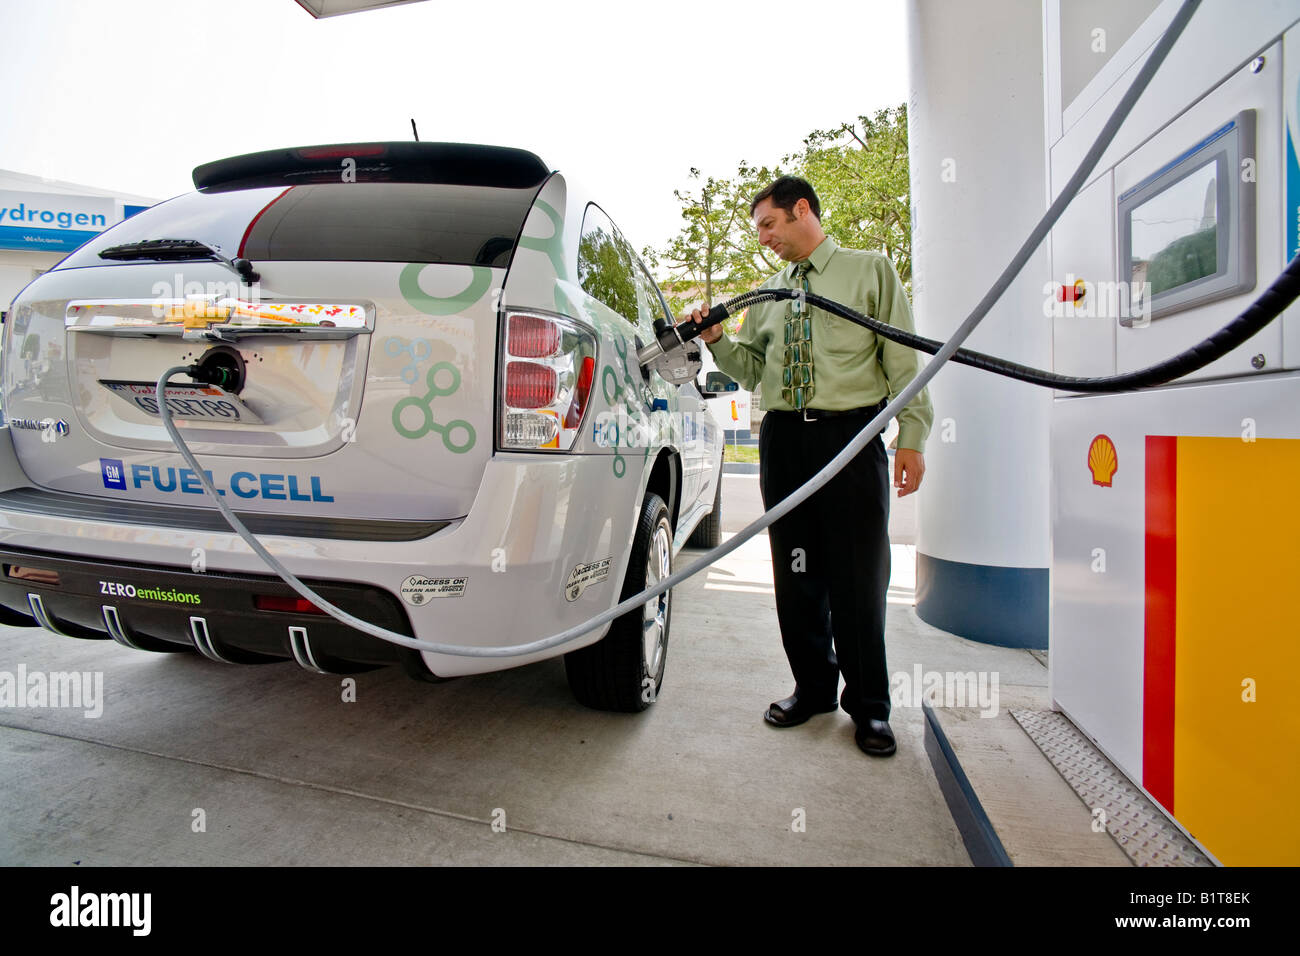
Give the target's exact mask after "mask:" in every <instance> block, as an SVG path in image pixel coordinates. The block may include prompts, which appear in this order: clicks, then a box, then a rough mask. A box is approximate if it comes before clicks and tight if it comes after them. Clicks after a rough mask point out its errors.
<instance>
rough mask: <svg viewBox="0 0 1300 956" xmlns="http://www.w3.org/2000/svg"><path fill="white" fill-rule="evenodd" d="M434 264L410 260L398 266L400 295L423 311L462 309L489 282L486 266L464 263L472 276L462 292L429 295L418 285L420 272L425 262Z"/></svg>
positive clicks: (452, 312)
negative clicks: (407, 263)
mask: <svg viewBox="0 0 1300 956" xmlns="http://www.w3.org/2000/svg"><path fill="white" fill-rule="evenodd" d="M437 264H438V263H429V262H412V263H410V264H409V265H407V266H405V267H404V268H403V269H402V274H401V275H400V276H398V278H397V288H398V289H399V290H400V291H401V293H402V298H403V299H405V300H406V301H407V304H408V305H410V306H411V307H412V308H414V309H419V310H420V311H421V312H423V313H424V314H425V315H455V314H456V313H457V312H463V311H465V310H466V309H468V308H469V307H470V306H471V305H473V304H474V303H475V302H477V301H478V300H479V299H481V298H483V295H484V294H485V293H486V292H487V290H488V288H489V287H490V286H491V285H492V270H491V269H489V268H487V267H486V266H466V268H468V269H470V270H472V271H473V273H474V277H473V278H472V279H470V282H469V285H467V286H466V287H465V289H464V290H463V291H462V292H458V293H456V294H455V295H452V296H446V297H443V296H436V295H429V293H427V292H425V291H424V290H423V289H421V288H420V273H421V272H423V271H424V270H425V269H426V268H427V267H428V266H430V265H437Z"/></svg>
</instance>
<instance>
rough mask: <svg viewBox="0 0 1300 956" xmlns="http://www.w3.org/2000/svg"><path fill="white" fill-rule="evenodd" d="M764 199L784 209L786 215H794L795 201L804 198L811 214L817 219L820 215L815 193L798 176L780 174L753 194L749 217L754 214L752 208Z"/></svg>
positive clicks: (807, 183)
mask: <svg viewBox="0 0 1300 956" xmlns="http://www.w3.org/2000/svg"><path fill="white" fill-rule="evenodd" d="M764 199H770V200H772V205H773V206H775V207H776V208H777V209H784V210H785V213H786V215H787V216H793V215H794V204H795V203H797V202H798V201H799V200H800V199H806V200H808V208H809V209H811V210H812V214H813V215H814V216H816V217H817V218H818V219H821V217H822V204H821V203H820V202H819V201H818V199H817V193H816V192H814V191H813V188H812V186H811V185H810V184H809V182H808V180H806V179H800V178H799V177H798V176H782V177H781V178H780V179H778V180H777V181H776V182H774V183H773V184H772V185H770V186H768V187H767V188H766V189H764V190H763V191H762V192H761V193H759V194H758V195H757V196H755V197H754V199H753V201H752V202H751V203H750V204H749V215H750V217H751V218H752V217H753V215H754V210H755V209H756V208H758V204H759V203H761V202H762V201H763V200H764Z"/></svg>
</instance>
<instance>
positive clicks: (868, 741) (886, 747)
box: [853, 718, 898, 757]
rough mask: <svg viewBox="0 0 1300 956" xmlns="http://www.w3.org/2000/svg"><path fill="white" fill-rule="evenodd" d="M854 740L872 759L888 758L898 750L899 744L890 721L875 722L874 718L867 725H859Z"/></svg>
mask: <svg viewBox="0 0 1300 956" xmlns="http://www.w3.org/2000/svg"><path fill="white" fill-rule="evenodd" d="M853 739H854V740H856V741H857V742H858V749H860V750H861V751H862V752H863V753H864V754H870V755H871V756H872V757H888V756H889V755H890V754H892V753H893V752H894V751H895V750H897V749H898V744H897V742H896V741H895V740H894V732H893V731H892V730H890V729H889V721H887V720H875V719H874V718H873V719H871V720H868V721H866V722H865V723H861V724H858V729H857V731H856V732H855V733H854V735H853Z"/></svg>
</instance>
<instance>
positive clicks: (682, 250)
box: [644, 105, 912, 314]
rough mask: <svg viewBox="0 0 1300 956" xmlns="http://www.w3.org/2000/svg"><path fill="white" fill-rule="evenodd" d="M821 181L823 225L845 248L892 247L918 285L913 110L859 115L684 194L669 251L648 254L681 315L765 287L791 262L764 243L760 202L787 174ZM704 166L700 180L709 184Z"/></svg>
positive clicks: (903, 272) (906, 276) (905, 274)
mask: <svg viewBox="0 0 1300 956" xmlns="http://www.w3.org/2000/svg"><path fill="white" fill-rule="evenodd" d="M787 173H789V174H793V175H796V176H802V177H803V178H804V179H807V180H808V181H809V182H810V183H812V185H813V188H814V189H815V190H817V196H818V198H819V199H820V200H821V205H822V218H821V222H822V228H823V229H825V230H826V234H827V235H828V236H830V237H831V238H832V239H834V240H835V241H836V242H837V243H838V244H839V245H842V246H847V247H849V248H853V249H871V250H875V251H878V252H883V253H884V254H885V255H887V256H889V258H890V259H891V260H892V261H893V263H894V267H895V268H896V269H897V270H898V275H899V277H900V278H901V279H902V280H903V282H904V284H905V285H907V286H909V287H910V285H911V277H912V229H911V208H910V207H911V189H910V182H909V173H908V162H907V107H906V105H900V106H898V107H896V108H894V109H884V110H880V111H878V112H877V113H876V114H875V116H873V117H867V116H859V117H858V119H857V122H856V123H843V124H841V125H840V126H838V127H837V128H835V129H829V130H813V131H812V132H811V133H809V134H808V135H807V136H806V137H804V140H803V144H802V146H801V148H800V149H798V150H797V151H795V152H793V153H790V154H788V155H786V156H784V157H783V158H782V161H781V164H780V165H778V166H775V167H768V166H752V165H750V164H749V163H748V162H746V161H745V160H741V162H740V164H739V165H738V166H737V169H736V172H735V174H734V175H733V176H731V177H730V178H727V179H717V178H714V177H712V176H710V177H708V178H706V179H704V182H703V185H702V186H700V187H699V189H697V190H688V191H682V190H677V191H674V193H673V196H674V197H675V198H676V199H677V201H678V203H679V204H680V205H681V207H682V219H683V222H684V224H683V226H682V229H681V231H680V232H679V233H678V234H677V236H676V237H675V238H674V239H673V240H672V241H671V242H669V244H668V245H667V246H666V247H664V248H663V249H662V250H654V249H650V248H647V249H646V250H645V253H644V256H645V259H646V260H647V261H648V262H650V263H651V268H653V269H655V271H656V272H657V273H658V274H659V276H660V277H661V279H662V281H661V283H660V284H661V286H662V288H663V290H664V294H665V295H666V296H667V298H668V302H669V306H670V307H671V308H672V310H673V312H674V313H675V314H681V313H682V312H683V311H685V309H686V308H687V307H688V306H690V305H692V304H694V303H695V302H699V301H706V302H712V301H717V300H721V299H723V298H726V297H728V296H729V295H734V294H736V293H738V292H742V291H744V290H745V289H752V288H753V287H754V286H756V285H759V284H760V283H761V282H763V281H764V280H765V279H766V278H767V277H768V276H770V275H771V274H772V273H773V272H776V271H777V270H778V269H780V268H781V267H782V266H783V265H784V263H783V262H782V261H781V260H780V259H779V258H777V257H776V256H775V255H774V254H773V253H772V252H770V251H769V250H767V249H765V248H763V247H762V246H760V245H759V244H758V233H757V231H756V230H755V229H754V224H753V220H752V219H751V218H750V215H749V202H750V199H751V198H752V197H753V196H754V195H755V194H756V193H758V192H759V191H760V190H761V189H763V188H764V187H765V186H767V185H768V184H770V183H771V182H772V181H773V180H775V179H777V178H778V177H780V176H782V175H785V174H787ZM701 177H702V174H701V172H700V170H698V169H692V170H691V172H690V178H691V179H692V180H695V181H697V182H698V181H699V180H700V179H701Z"/></svg>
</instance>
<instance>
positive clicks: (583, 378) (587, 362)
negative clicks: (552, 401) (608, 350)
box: [564, 355, 596, 428]
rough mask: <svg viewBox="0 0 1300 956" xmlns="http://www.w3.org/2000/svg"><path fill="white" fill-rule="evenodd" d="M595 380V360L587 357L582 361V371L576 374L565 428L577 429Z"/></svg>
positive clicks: (565, 418)
mask: <svg viewBox="0 0 1300 956" xmlns="http://www.w3.org/2000/svg"><path fill="white" fill-rule="evenodd" d="M595 380H596V360H595V359H594V358H592V357H591V356H590V355H588V356H587V357H586V358H584V359H583V360H582V371H581V372H579V373H578V387H577V388H576V389H574V390H573V401H571V402H570V403H569V411H568V413H567V414H565V416H564V427H565V428H577V427H578V423H579V422H581V421H582V413H583V411H584V410H585V409H586V407H587V399H588V398H590V397H591V383H592V382H594V381H595Z"/></svg>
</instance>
